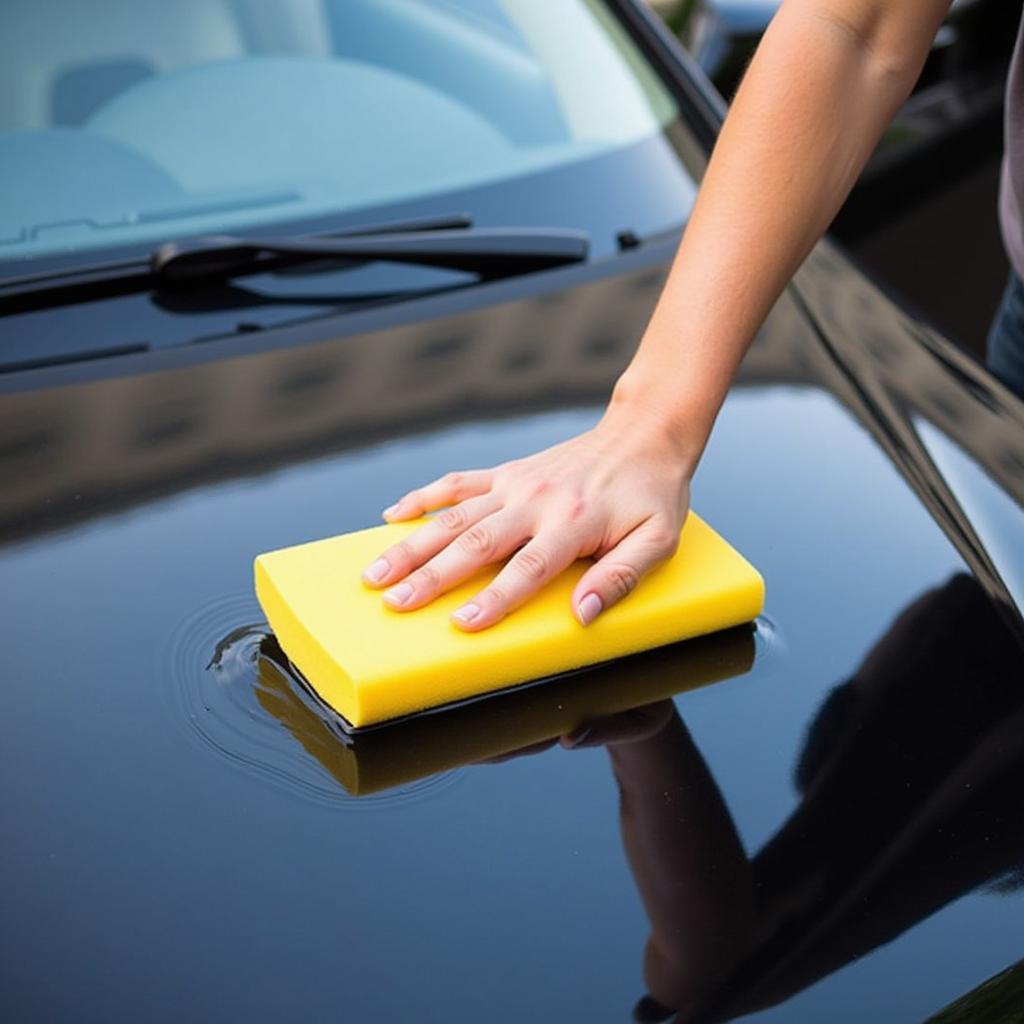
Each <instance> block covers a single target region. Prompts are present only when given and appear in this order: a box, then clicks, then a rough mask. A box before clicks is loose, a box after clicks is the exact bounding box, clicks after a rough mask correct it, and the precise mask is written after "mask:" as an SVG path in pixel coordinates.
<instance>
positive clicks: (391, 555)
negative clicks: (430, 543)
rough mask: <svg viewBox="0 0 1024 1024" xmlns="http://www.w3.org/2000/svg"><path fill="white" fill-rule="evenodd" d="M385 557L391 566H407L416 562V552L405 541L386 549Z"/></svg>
mask: <svg viewBox="0 0 1024 1024" xmlns="http://www.w3.org/2000/svg"><path fill="white" fill-rule="evenodd" d="M385 557H386V558H387V560H388V561H389V562H390V563H391V564H392V565H408V564H409V563H410V562H415V561H416V552H415V551H414V550H413V547H412V545H411V544H410V543H409V542H408V541H407V540H400V541H399V542H398V543H397V544H395V545H394V547H392V548H389V549H388V551H387V554H386V555H385Z"/></svg>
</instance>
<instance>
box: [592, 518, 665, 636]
mask: <svg viewBox="0 0 1024 1024" xmlns="http://www.w3.org/2000/svg"><path fill="white" fill-rule="evenodd" d="M678 544H679V534H678V533H677V532H676V531H675V530H670V529H668V528H667V527H665V526H664V525H662V524H661V523H660V522H659V521H658V520H656V519H653V518H651V519H647V520H645V521H644V522H643V523H641V524H640V525H639V526H638V527H637V528H636V529H635V530H633V531H632V532H631V533H628V534H626V536H625V537H623V539H622V540H620V541H619V543H618V544H616V545H615V547H613V548H612V549H611V550H610V551H609V552H608V553H607V554H606V555H605V556H604V557H603V558H601V559H600V560H599V561H598V562H597V563H596V564H594V565H593V566H591V568H589V569H588V570H587V571H586V572H585V573H584V574H583V576H582V577H580V581H579V583H577V584H576V586H575V588H574V589H573V595H572V606H573V611H574V612H575V613H576V617H577V618H578V619H579V620H580V623H581V624H582V625H584V626H587V625H589V624H590V623H591V622H593V621H594V619H596V618H597V616H598V615H600V614H601V612H603V611H607V610H608V609H609V608H610V607H611V606H612V605H613V604H615V603H616V602H618V601H621V600H622V599H623V598H624V597H625V596H626V595H627V594H629V593H631V592H632V591H633V590H634V589H635V588H636V585H637V584H638V583H639V582H640V580H641V578H642V577H643V576H644V574H645V573H646V572H648V571H649V570H651V569H653V568H654V567H655V566H656V565H658V564H659V563H660V562H663V561H664V560H665V559H666V558H669V557H670V556H671V555H672V553H673V552H674V551H675V549H676V547H677V546H678Z"/></svg>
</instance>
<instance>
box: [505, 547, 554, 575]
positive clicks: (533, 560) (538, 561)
mask: <svg viewBox="0 0 1024 1024" xmlns="http://www.w3.org/2000/svg"><path fill="white" fill-rule="evenodd" d="M512 564H513V565H514V566H515V567H516V569H517V570H518V571H519V572H520V573H521V574H522V575H523V576H525V577H526V578H527V579H528V580H531V581H533V582H539V581H540V580H543V579H545V578H546V577H547V575H548V569H549V568H550V565H551V561H550V559H549V558H548V556H547V555H546V554H545V553H544V552H543V551H539V550H536V549H526V550H523V551H520V552H519V554H518V555H516V557H515V558H513V559H512Z"/></svg>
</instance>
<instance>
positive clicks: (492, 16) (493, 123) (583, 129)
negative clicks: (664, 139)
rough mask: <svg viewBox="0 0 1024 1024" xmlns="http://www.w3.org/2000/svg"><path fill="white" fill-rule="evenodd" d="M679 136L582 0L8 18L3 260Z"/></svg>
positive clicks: (232, 224)
mask: <svg viewBox="0 0 1024 1024" xmlns="http://www.w3.org/2000/svg"><path fill="white" fill-rule="evenodd" d="M677 116H678V111H677V109H676V107H675V104H674V102H673V100H672V98H671V97H670V95H669V94H668V92H667V91H666V90H665V88H664V86H663V85H662V84H661V82H660V81H659V80H658V79H657V78H656V76H655V75H654V73H653V72H652V71H651V69H650V67H649V66H648V65H647V64H646V63H645V61H644V58H643V57H642V55H641V54H640V53H639V51H638V50H637V49H636V48H635V46H634V45H633V44H632V42H631V40H629V39H628V37H627V36H626V35H625V33H624V32H623V30H622V28H621V26H619V25H618V23H617V22H616V21H615V20H614V19H613V18H612V16H611V15H610V14H609V12H608V11H607V10H606V9H605V8H604V7H603V5H602V4H601V3H599V2H598V0H559V2H558V3H551V2H550V0H429V2H428V0H279V2H275V3H265V2H263V0H175V2H173V3H168V2H167V0H103V2H101V3H89V4H83V3H81V2H80V0H18V2H8V3H5V4H4V5H3V9H2V12H0V261H10V260H16V261H21V260H24V259H26V258H29V257H38V256H46V255H54V254H59V253H66V252H86V251H91V250H98V249H103V248H110V247H117V246H125V245H133V244H143V243H145V244H149V243H156V242H159V241H163V240H165V239H168V238H175V237H180V236H182V235H189V234H199V233H202V234H209V233H214V232H221V231H226V230H235V229H243V228H252V227H258V226H259V225H262V224H270V223H272V222H275V221H277V222H280V221H293V220H299V219H306V218H316V217H317V216H321V215H324V214H327V213H332V214H334V213H344V212H347V211H356V210H360V209H363V208H367V209H369V208H375V207H379V206H381V205H387V204H394V203H399V202H408V201H413V200H418V199H421V198H423V197H427V196H438V195H444V194H446V193H451V192H455V191H457V190H460V189H462V190H464V189H466V188H473V187H477V186H481V185H485V184H490V183H495V182H501V181H508V180H511V179H516V180H519V179H522V178H524V177H526V176H528V175H531V174H536V173H537V172H544V171H551V170H555V169H559V168H564V167H566V166H567V165H569V164H578V163H580V162H586V161H592V160H594V159H595V158H597V157H600V156H602V155H606V154H608V153H610V152H613V151H622V150H624V149H626V148H628V147H631V146H634V145H635V144H637V143H639V142H642V141H644V140H649V139H651V138H653V137H656V136H659V135H660V134H661V131H662V129H663V128H664V127H665V126H667V125H668V124H670V122H672V121H673V120H674V119H675V118H676V117H677ZM684 212H685V211H680V216H679V218H678V219H679V220H681V219H682V215H683V213H684Z"/></svg>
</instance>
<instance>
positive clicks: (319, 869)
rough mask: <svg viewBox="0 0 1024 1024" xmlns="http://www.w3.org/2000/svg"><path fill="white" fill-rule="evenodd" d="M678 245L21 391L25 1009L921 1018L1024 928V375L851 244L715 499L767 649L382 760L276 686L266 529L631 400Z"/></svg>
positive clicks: (537, 439) (14, 777)
mask: <svg viewBox="0 0 1024 1024" xmlns="http://www.w3.org/2000/svg"><path fill="white" fill-rule="evenodd" d="M668 254H669V248H668V247H666V248H664V250H659V251H656V252H655V253H654V254H653V255H652V257H651V262H650V263H649V265H647V266H642V265H639V264H636V263H634V264H632V265H631V266H632V269H630V270H628V271H627V272H623V273H612V272H611V269H613V268H606V276H604V277H603V278H600V279H594V280H590V281H589V282H588V283H582V284H577V285H575V286H573V287H570V288H566V289H564V290H556V291H547V292H541V291H540V290H538V292H537V293H535V294H533V295H528V296H526V297H520V298H507V299H506V300H504V301H502V302H500V303H497V304H495V305H492V306H489V307H487V308H482V309H477V310H470V311H468V312H466V311H463V312H453V313H451V314H450V315H434V316H432V318H431V319H429V320H425V321H423V322H420V323H407V324H405V325H401V324H400V325H397V326H390V327H387V328H386V329H381V330H377V331H373V332H366V333H358V334H351V333H348V334H347V336H342V335H343V333H345V332H344V329H343V326H342V325H343V323H344V321H341V320H339V321H337V322H336V323H337V324H338V325H339V326H338V328H337V335H338V336H336V337H335V336H332V334H333V332H334V328H333V327H332V326H330V325H328V326H325V327H324V331H323V336H322V339H321V340H320V341H319V342H318V343H316V344H310V345H304V346H301V347H290V348H281V349H279V350H271V351H266V352H262V353H259V354H254V355H251V356H248V357H242V358H235V359H230V360H224V361H221V362H205V363H202V364H199V365H192V366H181V367H179V368H177V369H172V370H166V371H164V372H161V373H154V374H148V375H138V376H126V377H120V378H111V379H108V380H101V381H91V382H86V383H81V384H74V385H70V386H65V387H61V388H54V389H50V390H37V391H33V392H25V393H22V394H10V395H6V396H3V397H0V437H2V438H3V441H2V442H0V474H2V476H3V479H4V481H5V485H4V488H3V490H2V495H0V536H2V540H3V545H2V546H0V577H2V578H3V580H4V583H5V588H4V589H5V609H4V618H5V623H6V626H7V637H8V642H7V644H6V645H5V650H6V653H7V656H8V673H7V675H8V680H9V686H8V694H7V696H8V705H7V713H6V715H5V716H4V718H3V735H2V738H0V749H3V750H4V753H5V757H6V768H7V770H6V771H5V773H4V777H5V779H6V780H7V781H6V784H5V786H4V790H3V809H4V812H5V815H6V817H7V820H9V821H16V822H17V823H18V828H17V829H16V830H13V831H12V834H11V835H10V836H9V838H8V841H7V843H5V844H4V851H3V854H2V857H3V866H4V867H5V868H6V869H7V872H6V877H8V878H9V879H15V878H16V879H17V885H15V886H11V887H9V888H8V891H7V892H6V893H5V897H4V906H3V910H4V917H5V922H6V925H7V930H8V934H9V935H10V936H11V943H12V947H13V948H14V950H15V953H16V955H14V956H10V957H7V958H5V964H4V966H3V967H2V968H0V974H2V977H3V982H4V991H5V992H6V993H7V1000H8V1005H9V1006H10V1007H12V1008H13V1010H14V1011H15V1012H14V1013H13V1014H11V1016H13V1017H15V1018H18V1017H21V1018H32V1019H61V1018H67V1017H68V1016H71V1015H77V1016H89V1017H94V1018H100V1017H104V1016H117V1015H119V1014H121V1013H122V1012H123V1008H124V1007H125V1006H129V1005H131V1006H136V1005H138V1006H144V1007H145V1010H144V1011H143V1012H142V1015H143V1016H145V1017H146V1018H147V1019H153V1020H163V1019H167V1020H171V1019H175V1020H178V1019H181V1018H182V1017H189V1016H190V1017H194V1018H199V1019H211V1018H213V1019H220V1018H227V1019H233V1018H235V1017H243V1016H245V1017H246V1018H249V1019H253V1020H264V1019H266V1020H270V1019H280V1018H281V1016H282V1015H287V1016H289V1017H292V1016H302V1017H303V1018H305V1019H325V1018H327V1017H332V1018H333V1017H341V1018H342V1019H351V1020H357V1021H358V1020H370V1019H373V1020H399V1019H407V1018H409V1017H411V1016H419V1017H424V1016H425V1017H426V1018H427V1019H431V1020H433V1019H436V1020H438V1021H446V1022H448V1021H461V1020H475V1019H487V1020H490V1021H510V1022H511V1021H522V1020H530V1019H533V1020H594V1021H615V1020H626V1019H628V1018H629V1014H630V1010H631V1007H632V1005H633V1004H634V1003H635V1002H636V1000H637V999H639V998H640V996H641V995H643V994H644V992H645V991H647V992H649V993H650V995H651V996H652V998H653V999H654V1000H655V1001H656V1002H657V1003H659V1004H661V1005H664V1006H667V1007H671V1008H673V1009H677V1010H682V1011H685V1012H691V1011H692V1013H693V1014H696V1013H698V1012H700V1013H704V1014H706V1015H707V1017H708V1019H729V1018H731V1017H734V1016H736V1015H737V1014H741V1013H751V1012H756V1013H758V1014H759V1015H760V1019H764V1020H769V1019H775V1020H781V1021H787V1022H792V1021H808V1022H810V1021H815V1022H817V1021H821V1020H826V1019H827V1020H829V1021H836V1020H839V1021H845V1020H849V1021H858V1022H859V1021H863V1020H864V1019H865V1017H866V1016H869V1015H871V1014H872V1013H873V1014H874V1015H875V1016H876V1017H877V1018H878V1019H881V1020H886V1019H891V1017H892V1015H893V1013H894V1012H897V1011H894V1009H893V1008H894V1006H898V1007H899V1009H898V1014H899V1016H900V1017H901V1019H920V1018H923V1017H924V1016H926V1015H928V1014H929V1013H932V1012H935V1011H936V1010H938V1009H939V1008H940V1007H941V1006H943V1005H944V1004H945V1003H947V1002H949V1001H950V1000H951V999H953V998H955V997H956V996H958V995H960V994H961V993H962V992H964V991H965V990H967V989H968V988H971V987H973V986H974V985H976V984H978V983H979V982H981V981H982V980H983V979H985V978H986V977H988V976H989V975H991V974H993V973H995V972H996V971H997V970H999V969H1001V968H1002V967H1004V966H1006V965H1007V964H1009V963H1011V962H1012V961H1014V960H1015V959H1017V958H1019V956H1020V948H1019V921H1020V913H1021V907H1020V905H1019V899H1020V897H1019V895H1018V894H1019V892H1020V884H1019V883H1020V874H1021V869H1020V865H1021V863H1022V862H1024V831H1022V828H1021V821H1020V819H1019V816H1018V814H1017V809H1016V804H1017V802H1018V801H1017V800H1016V793H1017V792H1019V785H1020V778H1019V776H1020V774H1021V764H1020V758H1019V757H1018V751H1019V749H1020V745H1019V743H1017V742H1016V740H1015V738H1014V737H1016V736H1019V735H1020V723H1019V722H1018V719H1019V717H1020V715H1021V707H1020V702H1021V700H1022V699H1024V697H1022V696H1021V692H1024V691H1019V686H1018V684H1019V677H1020V672H1019V665H1020V656H1021V648H1020V646H1019V641H1018V638H1017V634H1016V633H1015V628H1016V623H1017V622H1018V619H1017V611H1016V610H1015V607H1016V606H1018V605H1019V600H1020V594H1021V592H1020V590H1019V579H1020V577H1019V575H1017V574H1018V573H1019V572H1020V564H1021V563H1020V557H1021V554H1020V553H1021V552H1022V551H1024V545H1022V544H1021V543H1020V542H1019V537H1020V534H1019V528H1020V498H1021V480H1022V471H1024V450H1022V443H1024V442H1022V436H1024V432H1022V431H1021V430H1020V423H1021V421H1020V415H1021V413H1020V406H1019V403H1017V402H1016V400H1015V399H1013V397H1012V396H1010V395H1008V394H1007V393H1005V392H1004V391H1003V390H1002V389H1000V388H999V387H998V386H997V385H995V384H993V383H992V382H991V381H990V380H989V378H988V377H987V376H986V375H985V374H984V373H983V372H982V371H979V370H977V369H976V368H975V367H974V366H973V364H971V363H969V362H968V361H966V360H961V359H960V357H959V356H957V355H956V354H955V353H954V352H953V350H952V349H951V348H950V346H948V345H946V344H945V342H943V341H942V340H941V339H936V338H935V337H934V336H933V335H932V334H930V333H929V332H928V331H927V330H926V329H925V328H923V327H921V326H920V325H919V324H917V323H915V322H914V321H913V320H912V319H911V318H909V317H907V316H906V315H904V314H902V313H899V312H898V311H897V310H896V309H895V308H894V307H893V306H891V304H889V303H888V302H887V300H885V299H884V298H883V297H882V296H880V295H878V294H877V292H876V291H875V290H874V289H873V288H871V287H870V286H869V285H867V284H866V283H864V282H863V281H862V280H861V279H859V278H858V277H857V276H856V275H854V274H852V273H851V272H850V271H849V269H848V268H847V267H846V265H845V263H844V262H843V261H842V259H841V257H839V256H838V255H836V254H835V253H833V252H831V251H829V250H826V249H821V250H819V251H818V252H817V253H816V255H815V256H814V257H813V258H812V262H811V263H810V264H809V265H808V266H807V267H806V268H805V269H804V271H803V272H802V275H801V277H800V278H799V279H798V282H797V285H796V288H795V290H794V291H792V292H790V293H787V295H785V296H784V297H783V299H782V300H780V302H779V304H778V306H777V307H776V309H775V311H774V312H773V314H772V316H771V318H770V320H769V322H768V323H767V325H766V326H765V329H764V330H763V331H762V333H761V336H760V337H759V339H758V341H757V343H756V344H755V346H754V348H753V349H752V351H751V352H750V355H749V357H748V359H747V360H746V362H745V363H744V367H743V370H742V373H741V375H740V378H739V379H738V381H737V384H736V386H735V387H734V389H733V391H732V392H731V394H730V396H729V398H728V400H727V402H726V405H725V407H724V409H723V412H722V415H721V417H720V421H719V424H718V426H717V428H716V431H715V434H714V437H713V438H712V441H711V444H710V445H709V449H708V452H707V455H706V457H705V460H704V464H703V466H702V468H701V470H700V473H699V474H698V478H697V480H696V481H695V486H694V506H695V508H696V509H697V510H698V511H699V512H700V513H701V514H702V515H703V516H704V517H705V518H707V519H708V520H709V521H710V522H711V523H712V524H713V525H714V526H715V527H716V528H717V529H719V530H720V531H721V532H722V533H723V534H724V536H726V537H727V538H728V539H729V540H730V541H731V542H732V543H734V544H735V545H736V546H737V547H738V548H739V549H740V550H741V551H743V552H744V554H745V555H747V556H748V557H749V558H750V559H751V561H752V562H753V563H754V564H755V565H757V566H758V568H759V569H761V570H762V572H763V574H764V575H765V577H766V580H767V591H768V599H767V606H766V614H765V616H764V617H763V618H762V619H761V620H760V621H759V622H758V623H757V624H756V629H755V630H754V633H753V636H752V639H751V635H750V634H749V633H748V634H747V635H746V638H745V639H743V638H740V639H739V644H740V646H739V647H736V645H735V644H734V643H732V642H731V641H730V642H728V643H725V646H724V647H722V648H718V647H717V646H716V645H714V644H712V645H711V647H710V648H708V647H707V645H705V646H704V647H700V648H698V647H693V646H688V645H686V644H683V645H679V646H678V647H675V648H671V649H669V650H668V651H665V652H658V653H656V654H655V655H651V656H649V657H647V658H646V659H644V658H641V659H639V660H636V659H629V660H626V661H623V662H620V663H618V664H617V665H615V666H611V667H609V668H605V669H602V670H601V672H600V673H586V672H584V673H580V674H579V675H578V676H575V677H573V678H572V679H570V680H566V681H564V682H563V683H560V684H558V686H562V687H569V686H572V687H576V688H575V689H573V690H571V691H570V692H572V693H573V694H574V697H575V698H576V699H579V700H583V696H579V695H585V696H586V699H587V700H590V699H591V698H592V697H593V698H594V699H596V695H598V694H600V693H606V694H607V693H612V694H615V695H616V696H617V695H618V694H619V693H620V692H625V691H629V692H632V693H634V694H635V695H636V699H637V701H638V702H640V703H642V705H643V706H642V707H641V708H640V709H639V710H627V711H624V712H623V711H619V710H617V709H618V708H619V707H620V705H619V704H618V703H615V704H613V705H609V706H608V708H607V709H606V710H608V711H610V712H612V713H611V714H609V715H607V716H605V717H603V718H601V719H599V720H597V721H595V722H594V723H592V726H593V727H592V729H591V733H590V737H589V739H588V740H586V741H585V742H584V743H583V744H581V745H580V746H578V747H577V748H576V749H564V747H563V746H562V745H559V744H557V743H552V742H551V740H552V739H553V736H552V735H551V734H552V732H553V731H555V732H557V731H558V730H559V729H560V728H562V727H563V726H562V725H561V722H562V721H563V719H561V718H560V717H559V715H560V714H561V713H562V712H563V711H564V708H562V709H560V708H559V704H560V703H564V700H563V701H560V699H559V694H560V693H562V692H564V691H561V690H559V689H558V687H557V686H556V687H551V688H550V689H545V688H543V687H538V688H536V689H535V690H533V691H532V692H531V694H530V695H528V699H527V698H526V697H524V698H523V700H522V703H520V704H516V703H514V702H513V703H512V704H509V703H508V702H507V701H505V702H497V701H496V702H495V703H494V704H493V705H491V706H489V707H487V706H483V707H482V708H480V709H477V710H476V711H475V713H474V714H475V716H476V717H474V718H473V719H472V720H466V721H465V722H463V723H461V725H460V729H455V725H456V724H457V723H455V722H454V721H448V722H446V723H444V727H443V728H437V729H425V728H424V729H422V730H421V731H419V732H417V733H416V735H414V736H407V737H405V739H404V740H403V742H398V740H397V739H396V738H395V737H394V736H393V737H391V739H390V740H388V739H387V738H386V737H382V738H381V739H382V742H378V743H377V744H376V745H375V746H374V748H373V749H369V748H366V749H355V750H341V749H340V748H338V747H337V746H335V745H334V744H336V743H337V742H340V741H339V740H338V737H336V736H335V735H334V734H333V733H332V732H331V731H330V729H329V728H328V727H327V724H326V723H325V722H324V721H323V720H322V719H321V718H318V716H317V710H316V709H315V708H314V707H311V706H310V705H309V704H307V703H304V702H303V695H302V694H301V692H299V691H295V690H293V689H291V688H290V686H289V684H288V681H287V679H286V678H285V677H284V676H281V675H280V674H278V675H274V674H273V673H272V672H270V673H268V661H267V658H268V657H269V656H271V655H272V654H273V651H272V639H271V638H268V637H267V635H266V629H265V625H264V624H263V623H262V621H261V616H260V611H259V608H258V606H257V605H256V603H255V600H254V598H253V596H252V590H251V562H252V558H253V556H254V555H255V554H256V553H257V552H259V551H264V550H270V549H273V548H277V547H281V546H284V545H287V544H292V543H297V542H299V541H303V540H308V539H313V538H316V537H322V536H326V535H329V534H332V533H337V532H341V531H344V530H348V529H354V528H357V527H361V526H365V525H368V524H369V523H372V522H373V521H375V520H376V518H377V516H378V515H379V510H380V509H381V508H382V507H384V506H385V505H387V504H389V503H390V501H391V500H393V498H394V496H395V495H396V494H397V493H398V492H399V491H401V490H403V489H405V488H407V487H408V486H411V485H414V484H416V483H417V482H420V481H423V480H426V479H430V478H432V477H434V476H436V475H439V474H440V473H442V472H444V471H447V470H449V469H453V468H464V467H468V466H471V465H481V464H493V463H495V462H499V461H502V460H505V459H508V458H513V457H516V456H519V455H522V454H525V453H527V452H529V451H532V450H535V449H537V448H538V447H541V446H543V445H546V444H550V443H552V442H555V441H558V440H561V439H562V438H565V437H566V436H569V435H570V434H572V433H574V432H577V431H579V430H581V429H584V428H586V427H587V426H588V425H589V424H591V423H593V422H594V421H595V419H596V417H597V416H598V415H599V412H600V407H601V403H602V402H603V400H604V398H605V396H606V395H607V393H608V390H609V388H610V386H611V383H612V382H613V381H614V379H615V377H616V375H617V374H618V372H619V371H620V370H621V368H622V367H623V366H624V365H625V363H626V361H627V360H628V358H629V355H630V353H631V351H632V348H633V346H634V345H635V343H636V339H637V337H638V336H639V333H640V331H641V330H642V327H643V324H644V323H645V320H646V317H647V316H648V314H649V311H650V309H651V306H652V304H653V302H654V300H655V298H656V296H657V292H658V289H659V287H660V284H661V281H662V277H663V273H664V267H663V264H664V261H665V260H666V259H667V256H668ZM410 308H411V307H410ZM435 308H436V307H435ZM1015 531H1018V532H1015ZM268 645H269V646H268ZM751 645H752V649H751ZM709 649H710V650H711V651H712V655H713V657H712V655H709V654H708V650H709ZM709 658H710V660H708V659H709ZM713 680H717V681H714V682H713ZM697 682H702V683H705V684H706V685H702V686H699V687H697V688H694V685H695V683H697ZM667 694H676V695H677V696H675V697H674V699H666V695H667ZM594 706H596V705H594ZM536 723H539V724H536ZM551 723H554V725H553V726H551V727H549V726H550V724H551ZM535 724H536V727H535ZM396 736H397V734H396ZM400 738H401V737H400ZM485 739H486V743H485V742H484V740H485ZM604 741H607V744H606V743H605V742H604ZM523 743H526V744H527V749H526V750H523V751H520V752H519V753H520V756H515V755H516V753H517V751H516V749H515V748H516V747H518V746H521V745H522V744H523ZM389 744H390V749H389ZM588 744H593V745H588ZM459 751H463V752H464V753H463V754H462V755H461V756H456V755H458V754H459ZM496 756H497V757H498V758H499V760H500V763H492V762H493V761H494V759H495V757H496ZM481 759H484V760H486V761H487V763H479V762H480V760H481ZM437 769H440V771H437ZM353 773H355V774H353ZM360 773H361V775H360ZM389 773H390V774H389ZM360 777H361V778H362V780H363V784H362V785H360V783H359V778H360ZM353 779H355V780H356V781H355V783H354V784H352V780H353ZM346 780H347V783H348V784H347V785H346ZM353 791H355V792H357V793H358V792H360V791H362V793H363V795H353ZM55 977H56V978H57V979H58V980H59V984H54V978H55ZM894 979H895V980H894Z"/></svg>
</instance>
